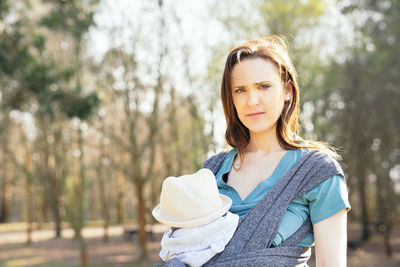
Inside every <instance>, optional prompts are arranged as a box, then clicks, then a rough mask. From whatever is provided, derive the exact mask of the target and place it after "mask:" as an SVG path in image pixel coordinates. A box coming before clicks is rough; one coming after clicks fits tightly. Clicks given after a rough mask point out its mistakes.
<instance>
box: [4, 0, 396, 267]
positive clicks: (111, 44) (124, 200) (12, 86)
mask: <svg viewBox="0 0 400 267" xmlns="http://www.w3.org/2000/svg"><path fill="white" fill-rule="evenodd" d="M398 25H400V1H398V0H381V1H378V0H337V1H335V0H248V1H240V0H229V1H221V0H219V1H218V0H203V1H190V0H189V1H183V0H82V1H78V0H12V1H11V0H0V266H7V267H8V266H10V267H11V266H79V265H82V266H152V263H155V262H157V261H159V257H158V252H159V249H160V245H159V240H160V239H161V234H162V232H163V231H164V230H165V228H163V227H162V226H160V225H157V224H155V221H154V220H153V218H152V216H151V210H152V208H153V207H154V206H155V205H156V204H158V201H159V193H160V185H161V182H162V180H163V179H164V178H165V177H167V176H171V175H173V176H178V175H181V174H184V173H189V172H193V171H196V170H197V169H199V168H201V167H202V165H203V162H204V160H205V159H206V158H207V157H208V156H210V155H211V154H213V153H215V152H217V151H220V150H223V149H226V148H227V146H226V144H225V141H224V131H225V120H224V115H223V111H222V105H221V101H220V96H219V94H220V82H221V79H222V71H223V67H224V61H225V57H226V55H227V53H228V52H229V50H230V49H231V48H232V47H233V46H234V45H237V44H239V43H241V42H243V41H245V40H248V39H251V38H258V37H260V36H263V35H265V34H269V33H275V34H282V35H284V36H286V37H287V39H288V40H289V43H290V49H291V55H292V57H293V59H294V63H295V66H296V68H297V71H298V73H299V78H300V86H301V92H300V93H301V126H302V136H303V137H305V138H312V139H317V140H321V141H327V142H329V143H331V144H333V145H334V146H335V147H337V148H339V152H340V154H341V155H342V157H343V161H342V164H343V167H344V170H345V173H346V175H347V185H348V188H349V194H350V195H349V196H350V202H351V205H352V209H351V211H350V212H349V216H348V223H349V226H348V228H349V233H348V245H349V246H348V265H349V266H377V265H379V266H400V231H399V227H398V225H399V209H400V205H399V204H400V105H399V103H400V88H399V84H400V61H399V60H400V45H399V38H400V27H399V26H398ZM310 266H315V264H314V261H313V260H312V261H311V263H310Z"/></svg>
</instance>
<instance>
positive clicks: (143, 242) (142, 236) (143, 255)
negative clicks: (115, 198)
mask: <svg viewBox="0 0 400 267" xmlns="http://www.w3.org/2000/svg"><path fill="white" fill-rule="evenodd" d="M143 187H144V186H143V182H142V181H141V180H140V179H135V188H136V196H137V201H138V223H139V244H140V249H141V251H140V259H142V260H145V259H147V257H148V252H147V238H146V203H145V199H144V196H143V190H144V188H143Z"/></svg>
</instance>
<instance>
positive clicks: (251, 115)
mask: <svg viewBox="0 0 400 267" xmlns="http://www.w3.org/2000/svg"><path fill="white" fill-rule="evenodd" d="M264 114H265V112H254V113H249V114H247V117H249V118H258V117H261V116H262V115H264Z"/></svg>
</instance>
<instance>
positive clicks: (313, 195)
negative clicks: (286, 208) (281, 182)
mask: <svg viewBox="0 0 400 267" xmlns="http://www.w3.org/2000/svg"><path fill="white" fill-rule="evenodd" d="M305 197H306V199H307V200H308V201H309V209H310V218H311V222H312V223H313V224H316V223H318V222H320V221H322V220H324V219H326V218H329V217H331V216H332V215H334V214H336V213H338V212H339V211H341V210H343V209H346V211H349V210H350V209H351V206H350V202H349V198H348V191H347V186H346V181H345V180H344V178H343V177H342V176H340V175H336V176H333V177H331V178H329V179H327V180H325V181H324V182H322V183H320V184H319V185H317V186H316V187H314V188H313V189H311V190H310V191H308V192H307V193H306V194H305Z"/></svg>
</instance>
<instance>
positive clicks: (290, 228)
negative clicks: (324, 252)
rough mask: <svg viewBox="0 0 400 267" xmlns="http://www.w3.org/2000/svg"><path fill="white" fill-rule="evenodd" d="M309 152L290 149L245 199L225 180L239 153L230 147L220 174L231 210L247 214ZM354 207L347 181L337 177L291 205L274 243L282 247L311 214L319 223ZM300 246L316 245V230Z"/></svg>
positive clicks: (219, 183) (219, 181)
mask: <svg viewBox="0 0 400 267" xmlns="http://www.w3.org/2000/svg"><path fill="white" fill-rule="evenodd" d="M306 153H307V150H306V149H294V150H288V151H287V152H286V153H285V155H284V156H283V157H282V159H281V160H280V162H279V164H278V165H277V167H276V168H275V170H274V172H273V173H272V175H271V176H270V177H267V178H266V179H264V180H262V181H261V182H260V183H259V184H258V185H257V186H256V188H254V190H253V191H251V192H250V194H249V195H248V196H247V197H246V198H245V199H244V200H242V199H241V197H240V195H239V193H238V192H237V191H236V190H235V189H234V188H233V187H232V186H230V185H228V184H227V183H226V182H225V181H224V180H223V176H224V174H227V173H229V172H230V170H231V168H232V164H233V159H234V158H235V156H236V154H237V150H236V149H232V150H230V151H229V152H228V154H227V155H226V157H225V159H224V161H223V162H222V164H221V167H220V168H219V170H218V172H217V174H216V179H217V185H218V189H219V192H220V193H221V194H224V195H227V196H228V197H230V198H231V199H232V206H231V208H230V209H229V211H230V212H232V213H235V214H238V215H239V216H240V217H243V216H244V215H246V214H247V213H248V212H249V211H250V209H251V208H252V207H254V206H255V205H256V204H257V203H258V201H260V200H261V199H262V198H263V197H264V195H265V194H266V193H268V191H269V190H270V189H271V188H272V187H273V186H274V185H275V183H276V182H277V181H278V180H279V179H280V178H281V177H282V176H284V175H285V174H286V172H287V171H289V170H290V169H291V168H292V167H293V166H294V165H296V163H297V162H299V161H300V159H301V157H302V156H303V155H305V154H306ZM350 208H351V207H350V203H349V200H348V192H347V186H346V181H345V180H344V178H343V177H342V176H333V177H331V178H329V179H327V180H326V181H324V182H322V183H320V184H319V185H318V186H316V187H314V188H313V189H311V190H310V191H308V192H307V193H305V194H304V195H302V196H300V197H298V198H296V199H295V200H293V201H292V202H291V203H290V204H289V207H288V209H287V210H286V213H285V214H284V216H283V219H282V222H281V225H280V226H279V229H278V233H277V234H276V236H275V238H274V241H273V244H274V246H278V245H279V244H280V243H282V242H283V241H284V240H285V239H287V238H288V237H290V236H291V235H292V234H294V233H295V232H296V231H297V230H298V229H299V228H300V227H301V225H302V224H303V223H304V222H305V221H306V219H307V217H308V216H310V218H311V222H312V223H313V224H315V223H318V222H320V221H322V220H324V219H326V218H328V217H330V216H332V215H334V214H336V213H337V212H339V211H341V210H343V209H347V210H350ZM297 245H298V246H304V247H310V246H313V245H314V235H313V233H310V234H309V235H308V236H307V237H306V238H305V239H304V240H302V241H301V242H300V243H298V244H297Z"/></svg>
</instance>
